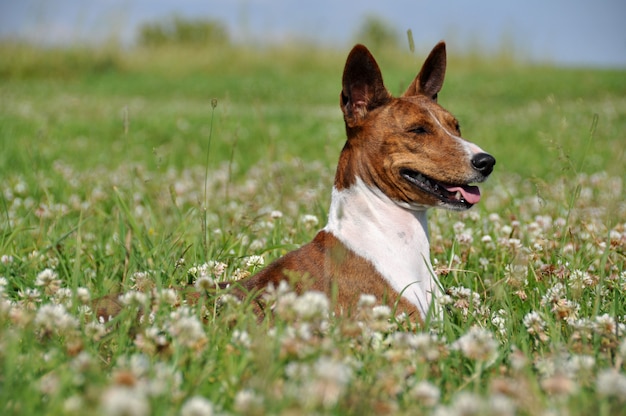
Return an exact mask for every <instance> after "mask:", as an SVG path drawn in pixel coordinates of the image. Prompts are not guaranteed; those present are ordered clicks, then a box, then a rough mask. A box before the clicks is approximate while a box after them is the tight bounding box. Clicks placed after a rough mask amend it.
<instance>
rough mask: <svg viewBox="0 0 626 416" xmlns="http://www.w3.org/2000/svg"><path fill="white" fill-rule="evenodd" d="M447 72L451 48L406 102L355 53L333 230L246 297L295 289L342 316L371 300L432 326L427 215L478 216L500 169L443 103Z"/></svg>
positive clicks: (346, 91) (276, 266)
mask: <svg viewBox="0 0 626 416" xmlns="http://www.w3.org/2000/svg"><path fill="white" fill-rule="evenodd" d="M445 71H446V47H445V43H443V42H441V43H439V44H437V45H436V46H435V47H434V48H433V50H432V51H431V53H430V54H429V56H428V58H427V59H426V61H425V62H424V64H423V66H422V68H421V70H420V72H419V73H418V75H417V77H416V78H415V79H414V80H413V82H412V83H411V84H410V85H409V87H408V89H407V90H406V92H405V93H404V94H403V95H402V96H400V97H397V98H396V97H393V96H392V95H391V94H390V93H389V92H388V90H387V89H386V88H385V85H384V84H383V78H382V74H381V71H380V69H379V66H378V64H377V63H376V60H375V59H374V57H373V56H372V54H371V53H370V52H369V50H368V49H367V48H366V47H365V46H363V45H356V46H355V47H354V48H353V49H352V51H351V52H350V54H349V55H348V58H347V61H346V65H345V69H344V72H343V79H342V91H341V94H340V102H339V103H340V107H341V111H342V112H343V118H344V122H345V127H346V135H347V140H346V143H345V145H344V147H343V150H342V151H341V154H340V156H339V163H338V165H337V171H336V174H335V182H334V186H333V190H332V197H331V203H330V210H329V212H328V223H327V224H326V226H325V227H324V228H323V229H322V230H321V231H319V232H318V233H317V235H316V236H315V238H314V239H313V241H311V242H310V243H308V244H306V245H304V246H302V247H301V248H299V249H298V250H295V251H292V252H290V253H288V254H286V255H285V256H283V257H281V258H279V259H277V260H276V261H274V262H273V263H271V264H270V265H269V266H267V267H266V268H265V269H263V270H261V271H260V272H259V273H257V274H255V275H253V276H251V277H249V278H246V279H244V280H242V281H238V282H237V286H239V288H240V289H239V293H240V294H244V293H250V292H262V291H263V290H264V289H265V288H267V287H269V286H270V285H274V286H275V287H277V286H278V285H279V283H280V282H281V281H283V280H287V281H291V283H292V285H293V286H294V289H295V291H296V292H299V293H301V292H302V291H304V290H315V291H320V292H324V293H326V294H327V295H328V296H329V298H330V299H331V301H332V303H333V304H334V309H335V311H336V312H337V313H348V314H349V313H350V311H352V310H354V308H355V306H356V304H357V302H358V301H359V299H360V297H361V295H362V294H370V295H375V296H376V298H377V299H378V301H379V302H381V303H384V304H388V305H389V306H393V308H394V310H395V311H397V312H404V313H406V314H408V315H409V316H411V317H413V318H415V319H416V320H418V321H421V322H423V321H424V320H425V319H426V317H427V316H428V313H429V310H430V309H431V305H432V304H433V299H434V298H435V297H436V296H437V295H438V294H439V293H440V291H441V288H440V284H439V281H438V279H437V276H436V275H435V273H434V271H433V268H432V266H431V262H430V245H429V238H428V225H427V218H426V213H427V210H428V208H431V207H435V208H446V209H451V210H457V211H462V210H467V209H469V208H471V207H472V206H473V205H474V204H476V203H477V202H479V200H480V190H479V188H478V187H477V186H473V185H470V184H472V183H476V182H482V181H484V180H485V179H487V177H488V176H489V175H490V174H491V172H492V171H493V168H494V165H495V163H496V160H495V158H494V157H493V156H491V155H490V154H488V153H486V152H484V151H483V150H482V149H481V148H480V147H478V146H477V145H475V144H473V143H470V142H468V141H465V140H464V139H463V138H461V132H460V129H459V123H458V121H457V120H456V118H455V117H454V116H453V115H452V114H450V113H449V112H448V111H447V110H445V109H444V108H443V107H442V106H440V105H439V104H438V103H437V96H438V94H439V91H440V90H441V87H442V85H443V81H444V76H445ZM263 309H264V308H263V305H261V307H260V310H259V312H260V313H264V312H263Z"/></svg>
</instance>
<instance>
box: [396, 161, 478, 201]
mask: <svg viewBox="0 0 626 416" xmlns="http://www.w3.org/2000/svg"><path fill="white" fill-rule="evenodd" d="M400 174H401V175H402V177H404V178H405V179H406V180H407V181H409V182H411V183H412V184H413V185H415V186H417V187H418V188H419V189H421V190H422V191H424V192H427V193H429V194H431V195H434V196H436V197H437V198H439V200H441V201H442V202H443V203H444V204H446V205H451V206H454V207H458V208H469V207H471V206H472V205H474V204H476V203H478V201H480V189H478V186H473V185H468V184H448V183H443V182H439V181H436V180H434V179H432V178H429V177H427V176H425V175H423V174H421V173H419V172H416V171H414V170H410V169H403V170H402V171H400Z"/></svg>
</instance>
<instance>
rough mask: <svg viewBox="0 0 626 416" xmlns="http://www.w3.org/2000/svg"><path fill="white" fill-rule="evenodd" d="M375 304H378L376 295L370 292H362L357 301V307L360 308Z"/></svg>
mask: <svg viewBox="0 0 626 416" xmlns="http://www.w3.org/2000/svg"><path fill="white" fill-rule="evenodd" d="M374 305H376V296H374V295H370V294H368V293H362V294H361V296H360V297H359V302H358V303H357V307H359V308H371V307H373V306H374Z"/></svg>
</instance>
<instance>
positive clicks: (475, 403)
mask: <svg viewBox="0 0 626 416" xmlns="http://www.w3.org/2000/svg"><path fill="white" fill-rule="evenodd" d="M0 49H1V53H2V56H3V58H2V61H1V62H0V147H1V149H2V150H1V151H0V190H1V194H0V201H1V203H0V218H1V219H0V260H1V261H0V413H2V414H5V415H9V414H16V415H17V414H22V415H35V414H47V415H57V414H59V415H61V414H63V415H71V414H77V415H79V414H102V415H137V416H139V415H152V414H154V415H172V414H180V415H183V416H191V415H213V414H215V415H222V414H223V415H228V414H246V415H264V414H283V415H292V414H336V415H344V414H355V415H365V414H407V415H421V414H424V415H427V414H436V415H490V414H492V415H508V414H510V415H513V414H520V415H541V414H544V415H553V414H554V415H556V414H569V415H587V414H597V415H617V414H626V410H625V409H626V364H625V363H624V360H625V359H626V336H625V335H624V334H625V331H626V269H625V263H626V258H625V256H626V202H625V199H624V196H623V195H624V192H625V191H626V184H625V183H624V180H625V179H626V175H625V174H626V168H625V167H624V166H625V164H626V156H625V153H624V148H625V147H626V146H625V143H626V141H625V140H626V71H623V70H622V71H619V70H601V69H574V68H568V69H565V68H554V67H551V66H547V65H546V66H538V65H534V66H531V65H525V64H523V63H520V62H515V61H514V60H511V59H505V58H503V57H501V58H498V57H483V56H480V55H476V54H470V53H468V54H466V55H464V56H454V55H451V56H450V57H449V63H448V73H447V76H446V83H445V85H444V89H443V91H442V92H441V94H440V103H441V104H442V105H443V106H444V107H446V108H447V109H449V110H450V111H451V112H452V113H453V114H455V115H456V116H457V118H458V119H459V120H460V122H461V125H462V130H463V132H464V136H465V137H466V138H468V139H469V140H471V141H473V142H475V143H477V144H479V145H480V146H481V147H482V148H483V149H485V150H487V151H489V152H490V153H492V154H493V155H494V156H495V157H496V159H497V165H496V167H495V171H494V174H493V175H492V177H491V178H490V179H489V181H488V182H487V183H485V184H484V185H483V186H482V187H481V188H482V194H483V199H482V200H481V203H480V204H478V205H477V206H475V207H474V208H472V209H471V210H470V211H467V212H463V213H456V212H447V211H434V210H433V211H431V213H430V227H431V228H430V231H431V245H432V251H433V253H432V256H433V262H434V263H433V264H434V265H435V267H436V271H437V273H438V275H439V278H440V280H441V282H442V284H443V286H444V288H445V289H446V294H445V296H444V297H443V298H442V299H441V303H442V304H443V305H444V307H445V313H444V314H443V316H442V318H441V319H432V320H431V321H430V322H428V325H426V326H425V327H421V326H418V325H415V324H414V323H412V322H410V321H408V320H407V319H405V318H404V317H403V316H395V314H394V313H393V310H390V309H389V308H385V307H381V306H376V305H375V303H374V302H373V301H372V299H371V298H370V297H368V296H363V298H362V301H361V303H360V307H359V310H358V312H357V313H355V316H353V317H351V318H342V317H336V316H332V314H330V313H329V307H328V302H327V301H326V299H325V298H321V297H320V296H318V295H316V294H304V295H302V296H296V295H295V294H294V293H293V292H291V291H290V289H289V288H288V287H281V288H276V290H275V291H273V292H271V293H270V294H268V297H269V300H270V301H271V302H273V303H275V305H276V307H275V310H276V316H275V317H274V319H273V322H269V320H266V321H264V322H262V323H259V322H257V320H256V318H255V317H254V315H253V313H252V311H251V310H250V308H249V305H247V304H246V303H245V302H243V303H241V302H237V301H235V300H234V299H233V298H232V297H229V296H228V295H224V296H221V295H220V294H219V293H218V294H217V295H216V294H214V293H213V292H212V290H208V291H207V288H211V287H212V283H213V282H215V281H222V280H229V279H236V278H240V277H243V276H246V275H248V274H250V273H253V272H254V271H256V270H258V269H259V268H261V267H263V265H264V264H268V263H269V262H270V261H271V260H273V259H275V258H277V257H279V256H280V255H282V254H284V253H286V252H287V251H289V250H292V249H293V248H295V247H298V246H299V245H301V244H304V243H306V242H308V241H309V240H310V239H311V238H312V237H313V236H314V234H315V233H316V231H317V230H318V229H320V228H321V227H323V226H324V224H325V221H326V212H327V209H328V204H329V201H330V189H331V186H332V181H333V176H334V169H335V164H336V161H337V158H338V155H339V152H340V150H341V148H342V146H343V143H344V140H345V135H344V127H343V121H342V116H341V112H340V110H339V106H338V102H339V92H340V88H341V73H342V69H343V64H344V62H345V56H346V54H347V52H348V51H347V50H346V51H343V50H335V49H328V48H327V49H323V48H319V47H315V46H312V45H306V44H302V45H297V46H288V45H287V46H282V47H267V48H252V47H221V48H220V47H216V46H211V47H206V48H200V47H193V48H169V47H160V48H138V49H133V50H127V51H122V50H118V49H116V48H107V47H103V48H101V49H99V50H38V49H36V48H32V47H28V46H25V45H17V46H16V45H3V46H2V47H1V48H0ZM372 52H373V53H374V55H375V56H376V57H377V60H378V62H379V64H380V65H381V68H382V71H383V75H384V77H385V82H386V85H387V87H388V88H389V89H390V90H391V91H392V92H393V93H395V94H399V93H401V92H402V91H403V90H404V88H405V87H406V86H407V85H408V83H409V82H410V81H411V80H412V79H413V77H414V76H415V74H416V72H417V71H418V69H419V67H420V65H421V62H422V60H423V58H424V55H423V54H411V53H409V52H408V51H395V50H394V51H388V50H373V51H372ZM189 283H192V284H193V285H194V286H193V289H191V290H193V291H197V292H199V294H200V299H201V301H200V302H199V303H198V304H194V305H190V304H186V303H185V301H184V297H183V296H182V292H181V291H180V290H178V289H179V288H182V287H185V286H187V285H188V284H189ZM112 293H119V294H120V295H121V301H122V303H123V304H124V305H125V307H124V309H123V311H122V312H121V313H120V315H119V316H117V317H116V318H115V319H113V320H112V321H110V322H104V321H101V320H98V319H97V317H96V316H95V314H94V304H93V301H94V299H97V298H100V297H101V296H103V295H107V294H112ZM139 311H144V312H145V311H149V313H142V314H139Z"/></svg>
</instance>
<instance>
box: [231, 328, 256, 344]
mask: <svg viewBox="0 0 626 416" xmlns="http://www.w3.org/2000/svg"><path fill="white" fill-rule="evenodd" d="M230 339H231V342H232V343H233V344H235V345H239V346H241V347H244V348H250V345H251V344H252V341H251V340H250V335H249V334H248V332H247V331H245V330H239V329H235V330H234V331H233V335H232V336H231V338H230Z"/></svg>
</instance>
